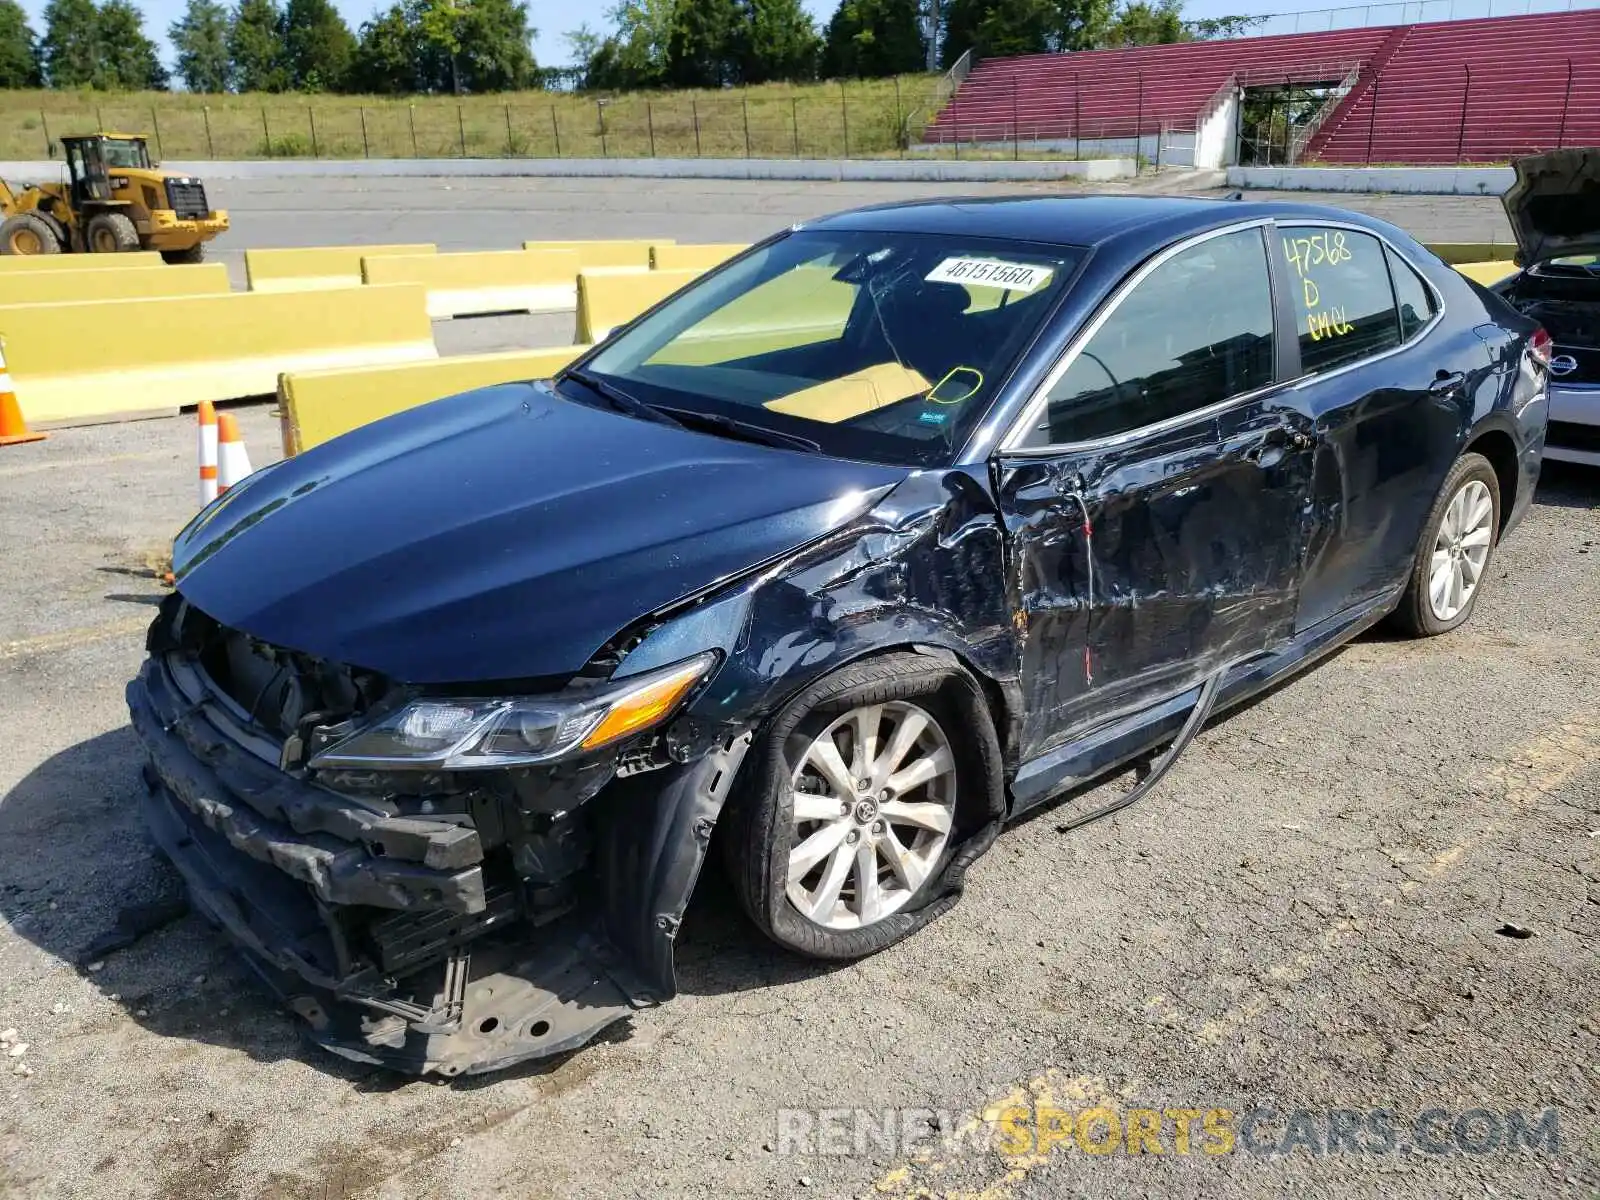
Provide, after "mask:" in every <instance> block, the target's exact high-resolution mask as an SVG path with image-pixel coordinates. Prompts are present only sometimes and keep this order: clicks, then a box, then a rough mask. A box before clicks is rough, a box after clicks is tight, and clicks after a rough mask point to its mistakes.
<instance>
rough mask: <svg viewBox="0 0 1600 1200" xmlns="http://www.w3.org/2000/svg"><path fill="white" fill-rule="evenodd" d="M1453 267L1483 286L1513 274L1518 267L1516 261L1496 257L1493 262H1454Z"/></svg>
mask: <svg viewBox="0 0 1600 1200" xmlns="http://www.w3.org/2000/svg"><path fill="white" fill-rule="evenodd" d="M1455 268H1456V270H1458V271H1460V272H1461V273H1462V274H1463V275H1465V276H1466V277H1467V278H1468V279H1473V280H1476V281H1477V282H1479V283H1481V284H1483V285H1484V286H1485V287H1488V286H1489V285H1490V284H1494V283H1499V282H1500V281H1501V280H1502V279H1505V278H1507V277H1508V276H1511V275H1515V274H1516V273H1517V271H1518V270H1519V269H1520V268H1518V266H1517V264H1516V263H1514V262H1511V261H1509V260H1507V259H1496V260H1495V261H1493V262H1464V263H1456V264H1455Z"/></svg>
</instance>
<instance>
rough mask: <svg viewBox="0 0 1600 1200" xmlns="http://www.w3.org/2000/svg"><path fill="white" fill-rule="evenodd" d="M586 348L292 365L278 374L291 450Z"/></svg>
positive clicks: (547, 368)
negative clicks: (326, 367)
mask: <svg viewBox="0 0 1600 1200" xmlns="http://www.w3.org/2000/svg"><path fill="white" fill-rule="evenodd" d="M586 349H588V347H587V346H554V347H551V348H549V349H543V350H509V351H506V352H505V353H502V354H469V355H462V356H460V357H458V358H441V359H437V360H435V361H433V362H428V363H409V364H398V365H393V364H385V365H382V366H375V367H355V368H351V369H348V370H334V371H289V372H286V373H285V374H284V375H282V376H280V377H279V379H278V407H279V411H280V413H281V418H280V420H281V424H282V429H283V452H284V453H285V454H298V453H299V452H300V451H302V450H309V449H310V448H311V447H312V446H318V445H321V444H322V443H323V442H326V441H328V440H329V439H331V438H336V437H338V436H339V435H340V434H341V433H348V432H350V430H352V429H355V428H357V427H358V426H361V425H365V424H367V423H369V422H371V421H377V420H379V419H381V418H383V417H388V416H392V415H394V414H395V413H397V412H404V411H405V410H406V409H408V408H415V407H416V406H417V405H419V404H427V403H429V402H430V401H433V400H438V399H441V398H443V397H445V396H454V395H457V394H459V393H461V392H470V391H471V390H472V389H473V388H480V387H489V386H490V385H491V384H496V383H512V382H515V381H516V380H519V379H543V378H545V377H547V376H550V375H553V374H555V373H556V372H557V371H559V370H560V369H561V368H562V367H564V366H566V365H567V364H568V363H569V362H571V361H572V360H573V359H574V358H576V357H577V356H578V355H580V354H582V353H583V352H584V351H585V350H586Z"/></svg>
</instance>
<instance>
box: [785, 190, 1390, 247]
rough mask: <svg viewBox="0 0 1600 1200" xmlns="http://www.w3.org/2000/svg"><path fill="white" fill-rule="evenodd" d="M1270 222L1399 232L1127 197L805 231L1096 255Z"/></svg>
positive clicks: (876, 209)
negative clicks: (940, 237) (987, 241)
mask: <svg viewBox="0 0 1600 1200" xmlns="http://www.w3.org/2000/svg"><path fill="white" fill-rule="evenodd" d="M1266 217H1273V218H1276V219H1278V220H1286V219H1294V218H1301V219H1311V220H1322V221H1328V220H1337V221H1349V222H1352V223H1354V224H1358V225H1363V226H1367V227H1369V228H1373V229H1377V230H1382V231H1384V232H1388V231H1389V230H1390V229H1391V228H1392V227H1390V226H1388V225H1387V224H1386V223H1384V222H1381V221H1374V220H1373V219H1372V218H1370V217H1366V216H1363V215H1362V214H1360V213H1354V212H1349V211H1347V210H1345V209H1342V208H1330V207H1327V206H1325V205H1317V204H1301V203H1295V202H1293V201H1277V200H1274V201H1262V200H1228V199H1222V198H1211V197H1203V196H1126V195H1098V196H1097V195H1087V196H983V197H977V196H972V197H954V198H951V199H939V200H921V201H911V202H908V203H899V204H883V205H876V206H873V207H871V208H858V209H853V210H851V211H849V212H843V213H838V214H836V215H834V216H829V217H824V218H822V219H820V220H817V221H808V222H805V223H804V224H803V225H802V226H801V228H804V229H840V230H848V229H856V230H863V231H870V232H873V233H944V234H956V235H964V236H967V237H994V238H1015V239H1018V240H1021V241H1029V242H1043V243H1046V244H1050V245H1061V246H1088V247H1094V246H1100V245H1103V244H1105V243H1108V242H1114V241H1120V240H1122V239H1124V238H1127V237H1129V236H1130V235H1141V234H1142V235H1147V236H1148V237H1150V238H1157V239H1159V240H1161V241H1163V242H1165V241H1168V240H1171V239H1174V238H1180V237H1183V236H1185V235H1186V234H1189V233H1198V232H1200V231H1202V230H1205V229H1210V228H1214V227H1216V226H1219V225H1231V224H1233V223H1235V222H1239V221H1252V220H1260V219H1262V218H1266ZM1137 240H1141V241H1143V240H1145V238H1144V237H1138V238H1137Z"/></svg>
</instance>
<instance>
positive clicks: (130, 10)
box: [94, 0, 170, 92]
mask: <svg viewBox="0 0 1600 1200" xmlns="http://www.w3.org/2000/svg"><path fill="white" fill-rule="evenodd" d="M95 24H96V27H97V29H96V33H97V40H98V43H99V50H100V55H99V63H98V65H97V67H96V70H95V75H94V86H95V87H97V88H104V89H106V90H107V91H117V90H124V91H130V92H138V91H157V90H159V91H164V90H166V88H167V86H168V84H169V82H170V80H169V79H168V77H167V69H166V67H164V66H162V65H161V56H160V55H159V54H157V53H156V44H155V43H154V42H152V41H151V40H150V39H149V37H147V36H146V35H145V31H144V14H143V13H141V12H140V11H139V10H138V9H137V8H135V7H134V6H133V5H132V4H130V3H129V0H106V2H105V3H104V4H102V5H101V6H100V11H99V12H98V13H97V14H96V15H95Z"/></svg>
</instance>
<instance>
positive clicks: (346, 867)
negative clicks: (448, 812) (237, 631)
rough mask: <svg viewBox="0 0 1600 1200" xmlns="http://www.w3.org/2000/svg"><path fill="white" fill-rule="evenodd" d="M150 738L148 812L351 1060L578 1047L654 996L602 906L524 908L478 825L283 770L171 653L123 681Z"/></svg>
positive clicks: (476, 1056)
mask: <svg viewBox="0 0 1600 1200" xmlns="http://www.w3.org/2000/svg"><path fill="white" fill-rule="evenodd" d="M128 707H129V710H130V712H131V714H132V718H133V726H134V729H135V731H136V732H137V734H138V736H139V738H140V740H141V741H142V742H143V743H144V746H145V749H146V751H147V752H148V754H149V757H150V762H149V765H148V766H147V767H146V769H145V782H146V785H147V792H146V796H145V798H144V801H143V809H144V817H145V820H146V822H147V825H148V827H149V828H150V830H151V832H152V834H153V836H154V838H155V840H156V842H157V844H158V845H159V846H160V847H161V849H162V851H163V852H164V853H165V854H166V855H167V856H168V857H169V858H170V859H171V860H172V862H173V864H174V865H175V866H176V867H177V869H178V871H179V872H180V873H181V874H182V875H183V877H184V880H185V882H186V884H187V885H188V888H189V892H190V895H191V897H192V899H193V902H194V905H195V907H196V908H197V909H198V910H199V911H200V912H202V913H204V914H205V915H206V916H207V917H208V918H209V919H210V920H211V921H213V922H214V923H215V924H216V925H218V926H220V927H221V928H222V929H224V930H226V931H227V933H228V934H229V935H230V936H232V938H233V939H234V940H235V941H236V942H237V943H238V944H239V946H240V948H241V949H242V950H243V952H244V956H245V958H246V961H247V962H248V963H249V964H250V966H251V967H252V968H253V969H254V971H255V972H256V973H257V974H258V975H259V976H260V977H261V979H262V980H263V981H264V982H265V983H266V984H267V985H268V986H269V987H270V988H272V990H273V991H275V992H276V993H277V994H278V995H279V996H280V998H281V999H282V1000H283V1001H284V1002H285V1003H286V1004H287V1006H288V1007H289V1008H290V1009H291V1010H292V1011H293V1012H295V1013H296V1014H297V1015H298V1016H299V1017H300V1018H301V1019H302V1020H303V1021H304V1022H305V1025H306V1030H307V1032H308V1034H309V1036H310V1037H311V1038H312V1040H314V1041H315V1042H317V1043H319V1044H320V1045H322V1046H323V1047H325V1048H326V1049H328V1050H330V1051H332V1052H333V1053H335V1054H338V1055H340V1056H342V1057H344V1058H348V1059H353V1060H356V1061H360V1062H368V1063H373V1064H378V1065H382V1066H385V1067H389V1068H391V1069H394V1070H399V1071H405V1072H409V1073H416V1074H425V1073H437V1074H441V1075H446V1076H456V1075H469V1074H477V1073H481V1072H487V1071H494V1070H498V1069H501V1068H504V1067H506V1066H509V1065H511V1064H513V1063H516V1062H519V1061H521V1060H524V1059H529V1058H537V1057H543V1056H547V1055H551V1054H559V1053H562V1052H564V1051H567V1050H571V1049H574V1048H576V1047H577V1046H580V1045H582V1044H583V1043H584V1042H587V1041H588V1040H590V1039H591V1038H592V1037H594V1036H595V1034H597V1033H598V1032H600V1030H602V1029H604V1028H605V1027H606V1026H607V1025H610V1024H611V1023H612V1022H614V1021H617V1020H619V1019H620V1018H622V1017H625V1016H627V1015H628V1014H629V1013H630V1012H632V1011H634V1010H635V1009H637V1008H641V1007H646V1006H649V1005H651V1004H652V1003H654V997H653V995H652V994H650V993H649V992H648V990H647V989H646V988H644V987H643V986H642V985H639V984H637V983H634V982H633V981H632V980H631V978H630V976H629V974H628V973H626V972H624V971H622V970H621V969H620V968H619V955H618V952H617V951H616V949H615V947H613V946H612V945H611V944H610V943H609V942H608V941H607V940H606V938H605V937H604V935H603V934H602V933H601V931H600V924H599V921H598V919H597V918H593V917H586V916H584V915H583V914H582V913H581V912H580V911H578V910H576V909H572V910H569V911H565V912H564V913H560V914H555V913H552V914H551V915H550V917H549V919H547V920H545V922H544V923H542V924H536V923H535V922H534V921H533V920H530V919H529V918H528V914H527V912H526V911H525V909H524V907H523V905H522V903H521V901H520V899H519V897H520V895H521V893H520V891H519V888H520V886H521V885H520V883H519V881H518V880H517V879H516V878H515V877H514V876H509V877H501V876H498V875H496V874H495V873H494V871H493V870H486V867H485V864H484V862H483V861H482V860H483V858H484V852H483V849H482V846H481V843H480V841H479V838H478V834H477V831H476V830H475V829H473V828H472V827H471V826H470V825H465V824H458V823H452V822H450V821H448V820H423V819H418V818H413V817H402V816H395V815H393V814H391V813H387V812H384V811H383V810H382V809H381V808H380V807H378V806H368V805H364V804H362V803H361V802H360V801H358V800H356V799H353V798H350V797H346V796H343V795H340V794H337V793H334V792H330V791H327V790H326V789H322V788H318V787H315V786H313V785H312V784H309V783H306V782H303V781H302V780H300V779H298V778H296V777H294V776H292V775H290V774H287V773H285V772H283V771H281V770H279V769H277V768H276V767H275V766H273V765H271V764H269V763H267V762H264V761H263V760H261V759H260V758H257V757H256V756H255V755H253V754H251V753H250V752H249V751H248V750H246V749H244V748H242V747H241V746H239V745H238V744H236V743H235V742H234V741H233V740H231V739H230V738H229V737H227V736H225V735H224V734H223V733H222V732H221V731H220V730H219V728H218V726H217V725H215V724H213V723H212V719H211V718H212V715H213V710H212V708H211V706H210V704H208V703H207V702H206V701H204V700H201V701H200V702H198V703H196V702H193V701H191V700H190V699H188V698H187V697H186V696H185V695H184V694H183V692H182V690H180V688H179V687H178V685H177V683H176V682H175V680H174V678H173V676H172V674H171V672H170V671H169V670H168V668H167V667H166V665H165V663H164V661H163V658H162V656H161V655H159V654H158V655H153V656H152V657H151V658H150V659H149V660H147V662H146V663H145V666H144V668H143V670H142V671H141V673H140V675H139V678H138V679H136V680H134V681H133V682H132V683H130V684H129V685H128Z"/></svg>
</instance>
